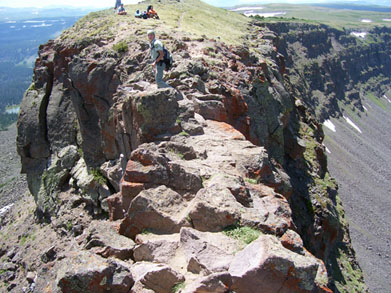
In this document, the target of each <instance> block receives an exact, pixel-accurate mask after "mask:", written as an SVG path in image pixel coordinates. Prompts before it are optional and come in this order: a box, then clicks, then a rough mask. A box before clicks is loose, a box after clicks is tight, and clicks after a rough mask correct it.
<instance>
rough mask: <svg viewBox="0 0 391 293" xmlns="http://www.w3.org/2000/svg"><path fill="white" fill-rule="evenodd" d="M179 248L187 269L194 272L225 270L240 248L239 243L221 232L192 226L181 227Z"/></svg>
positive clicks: (204, 272)
mask: <svg viewBox="0 0 391 293" xmlns="http://www.w3.org/2000/svg"><path fill="white" fill-rule="evenodd" d="M180 237H181V238H180V241H181V242H180V243H181V248H182V250H183V252H184V254H185V256H186V259H187V270H188V271H189V272H192V273H195V274H200V273H203V274H206V275H209V274H211V273H217V272H224V271H227V270H228V268H229V265H230V263H231V261H232V259H233V257H234V253H235V252H236V251H237V250H239V249H240V243H239V242H238V241H237V240H235V239H232V238H229V237H228V236H225V235H224V234H222V233H208V232H199V231H197V230H194V229H192V228H182V229H181V233H180Z"/></svg>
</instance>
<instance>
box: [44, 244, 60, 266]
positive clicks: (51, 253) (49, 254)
mask: <svg viewBox="0 0 391 293" xmlns="http://www.w3.org/2000/svg"><path fill="white" fill-rule="evenodd" d="M56 256H57V252H56V247H55V246H51V247H50V248H49V249H47V250H46V251H45V252H44V253H43V254H42V255H41V260H42V261H43V262H44V263H48V262H50V261H53V260H55V259H56Z"/></svg>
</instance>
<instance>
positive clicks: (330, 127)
mask: <svg viewBox="0 0 391 293" xmlns="http://www.w3.org/2000/svg"><path fill="white" fill-rule="evenodd" d="M323 125H324V126H326V127H327V128H328V129H330V130H331V131H332V132H337V129H336V128H335V125H334V123H333V122H331V120H330V119H327V120H326V121H325V122H323Z"/></svg>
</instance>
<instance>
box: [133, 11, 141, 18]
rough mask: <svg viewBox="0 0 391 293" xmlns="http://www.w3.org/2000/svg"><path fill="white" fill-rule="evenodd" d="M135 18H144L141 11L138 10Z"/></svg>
mask: <svg viewBox="0 0 391 293" xmlns="http://www.w3.org/2000/svg"><path fill="white" fill-rule="evenodd" d="M134 17H137V18H142V14H141V12H140V10H138V9H137V10H136V12H135V13H134Z"/></svg>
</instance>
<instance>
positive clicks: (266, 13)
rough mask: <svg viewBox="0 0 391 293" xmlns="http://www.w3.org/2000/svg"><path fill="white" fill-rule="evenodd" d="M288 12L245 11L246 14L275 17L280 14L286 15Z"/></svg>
mask: <svg viewBox="0 0 391 293" xmlns="http://www.w3.org/2000/svg"><path fill="white" fill-rule="evenodd" d="M285 14H286V12H265V13H256V12H245V13H244V15H245V16H256V15H258V16H263V17H274V16H280V15H285Z"/></svg>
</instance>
